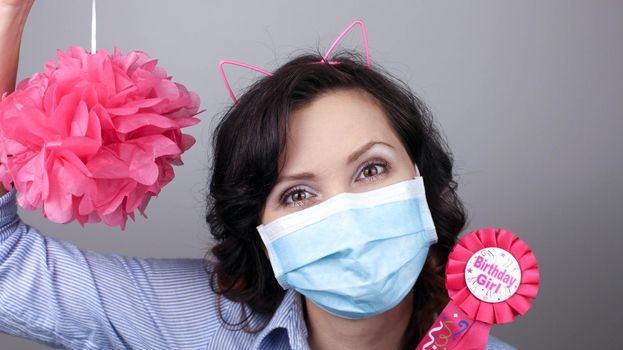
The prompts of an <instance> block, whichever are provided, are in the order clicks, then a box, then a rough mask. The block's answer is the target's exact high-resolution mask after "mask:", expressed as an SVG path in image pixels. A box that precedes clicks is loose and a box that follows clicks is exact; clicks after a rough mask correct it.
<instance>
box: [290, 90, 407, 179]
mask: <svg viewBox="0 0 623 350" xmlns="http://www.w3.org/2000/svg"><path fill="white" fill-rule="evenodd" d="M287 135H288V136H287V140H286V150H285V154H284V160H285V164H284V169H283V170H284V171H285V170H286V169H287V168H297V169H298V168H302V167H305V168H309V167H310V165H313V164H319V165H320V164H327V163H335V162H340V163H344V162H346V161H347V160H348V158H349V156H350V155H351V154H352V153H353V152H354V151H355V150H356V149H357V148H359V147H361V146H362V145H364V144H366V143H369V142H370V141H379V142H384V143H387V144H389V145H390V146H393V147H395V148H398V147H402V145H401V144H400V141H399V139H398V137H397V136H396V133H395V131H394V130H393V129H392V127H391V125H390V124H389V121H388V119H387V116H386V115H385V112H384V111H383V110H382V108H381V107H380V105H379V104H378V103H377V102H376V100H375V99H374V98H373V97H372V96H371V95H369V94H367V93H364V92H361V91H358V90H338V91H332V92H329V93H326V94H323V95H322V96H320V97H318V98H316V99H315V100H313V101H312V102H311V103H309V104H308V105H305V106H303V107H301V108H299V109H297V110H295V111H294V112H293V113H292V114H291V115H290V119H289V127H288V133H287Z"/></svg>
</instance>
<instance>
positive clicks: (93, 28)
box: [91, 0, 97, 54]
mask: <svg viewBox="0 0 623 350" xmlns="http://www.w3.org/2000/svg"><path fill="white" fill-rule="evenodd" d="M91 3H92V6H91V53H92V54H94V53H95V50H96V48H97V45H96V42H95V34H96V31H97V18H96V13H95V0H93V1H92V2H91Z"/></svg>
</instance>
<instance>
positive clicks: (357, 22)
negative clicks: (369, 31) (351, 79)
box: [218, 19, 370, 104]
mask: <svg viewBox="0 0 623 350" xmlns="http://www.w3.org/2000/svg"><path fill="white" fill-rule="evenodd" d="M356 25H358V26H359V27H360V28H361V34H362V37H363V45H364V48H365V52H366V65H367V66H368V68H370V48H369V47H368V36H367V35H366V27H365V26H364V24H363V22H362V21H361V20H360V19H356V20H354V21H352V22H351V23H350V24H349V25H348V26H347V27H346V29H344V30H343V31H342V33H340V35H338V37H337V38H336V39H335V40H334V41H333V43H332V44H331V46H330V47H329V49H328V50H327V51H326V52H325V54H324V55H323V56H322V59H321V60H320V61H318V63H322V62H326V63H328V64H338V63H339V62H337V61H330V60H329V55H330V54H331V52H333V49H335V47H336V46H337V44H338V43H339V42H340V41H341V40H342V38H344V36H345V35H346V34H347V33H348V32H349V31H350V30H351V29H352V28H353V27H354V26H356ZM225 64H230V65H234V66H239V67H243V68H247V69H250V70H252V71H255V72H258V73H262V74H265V75H267V76H271V75H273V74H272V73H271V72H269V71H266V70H264V69H261V68H258V67H256V66H253V65H250V64H248V63H243V62H239V61H234V60H221V61H220V62H219V64H218V69H219V71H220V72H221V77H222V78H223V82H224V83H225V87H226V88H227V91H228V92H229V96H230V97H231V99H232V100H233V101H234V104H238V100H237V99H236V95H235V94H234V92H233V90H232V88H231V86H230V84H229V80H228V79H227V75H226V74H225V70H224V69H223V66H224V65H225Z"/></svg>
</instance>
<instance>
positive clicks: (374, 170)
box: [357, 162, 387, 181]
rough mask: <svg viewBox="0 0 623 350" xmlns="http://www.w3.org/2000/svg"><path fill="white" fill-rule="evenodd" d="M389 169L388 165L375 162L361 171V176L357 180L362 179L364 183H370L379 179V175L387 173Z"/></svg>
mask: <svg viewBox="0 0 623 350" xmlns="http://www.w3.org/2000/svg"><path fill="white" fill-rule="evenodd" d="M386 169H387V164H385V163H380V162H374V163H370V164H367V165H366V166H364V167H363V169H361V175H360V176H359V177H358V178H357V179H362V180H363V181H370V180H371V179H374V178H376V177H378V176H379V175H381V174H383V173H385V171H386Z"/></svg>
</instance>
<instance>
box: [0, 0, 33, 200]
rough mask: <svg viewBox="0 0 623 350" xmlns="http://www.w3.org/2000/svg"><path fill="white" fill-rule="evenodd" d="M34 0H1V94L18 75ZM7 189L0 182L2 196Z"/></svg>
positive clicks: (11, 86)
mask: <svg viewBox="0 0 623 350" xmlns="http://www.w3.org/2000/svg"><path fill="white" fill-rule="evenodd" d="M33 2H34V0H0V52H1V53H2V54H1V55H0V95H2V94H3V93H5V92H12V91H13V89H14V88H15V79H16V77H17V64H18V61H19V49H20V44H21V42H22V33H23V32H24V26H25V25H26V19H27V18H28V13H29V12H30V9H31V8H32V5H33ZM5 193H7V189H5V188H4V186H3V185H2V183H0V196H1V195H4V194H5Z"/></svg>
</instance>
